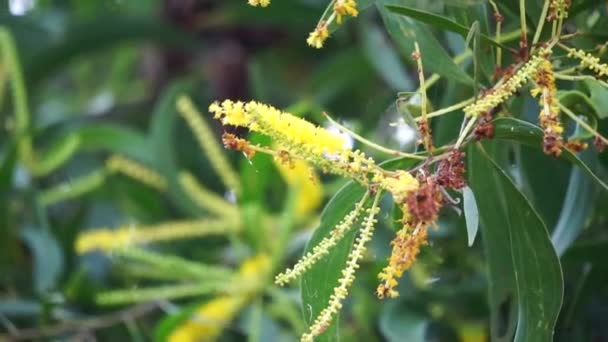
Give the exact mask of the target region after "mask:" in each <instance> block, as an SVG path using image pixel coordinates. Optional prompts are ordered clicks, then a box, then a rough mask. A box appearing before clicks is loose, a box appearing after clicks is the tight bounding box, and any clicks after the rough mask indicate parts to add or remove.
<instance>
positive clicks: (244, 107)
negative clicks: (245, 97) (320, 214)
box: [209, 100, 375, 182]
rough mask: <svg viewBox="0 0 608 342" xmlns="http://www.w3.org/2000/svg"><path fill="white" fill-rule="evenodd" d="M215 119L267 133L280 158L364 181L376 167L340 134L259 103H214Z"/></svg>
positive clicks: (211, 110)
mask: <svg viewBox="0 0 608 342" xmlns="http://www.w3.org/2000/svg"><path fill="white" fill-rule="evenodd" d="M209 111H210V112H212V113H213V114H214V116H215V118H217V119H220V120H221V121H222V123H223V124H224V125H232V126H239V127H247V128H248V129H250V130H252V131H255V132H259V133H262V134H265V135H267V136H269V137H271V138H272V139H273V142H274V143H275V145H277V146H281V148H283V149H284V150H281V151H278V152H277V157H278V158H279V159H281V160H283V161H285V162H290V160H291V157H294V158H295V159H302V160H305V161H307V162H309V163H310V164H312V165H314V166H316V167H319V168H321V169H323V171H325V172H331V173H334V174H337V175H341V176H345V177H350V178H356V179H357V180H359V181H361V182H365V179H364V178H365V177H366V175H367V174H368V173H369V172H372V171H374V170H375V163H374V161H373V160H372V159H371V158H368V157H366V155H365V154H364V153H363V152H361V151H359V150H355V151H353V150H351V149H350V148H348V147H347V145H346V141H345V139H344V138H343V137H341V136H340V135H338V134H334V133H333V132H330V131H329V130H326V129H324V128H321V127H318V126H316V125H314V124H312V123H310V122H308V121H306V120H304V119H300V118H298V117H296V116H293V115H291V114H289V113H283V112H281V111H280V110H278V109H276V108H274V107H271V106H268V105H265V104H261V103H257V102H253V101H252V102H248V103H243V102H232V101H230V100H226V101H223V102H222V103H221V104H219V103H217V102H215V103H213V104H211V106H210V107H209Z"/></svg>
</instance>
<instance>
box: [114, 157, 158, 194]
mask: <svg viewBox="0 0 608 342" xmlns="http://www.w3.org/2000/svg"><path fill="white" fill-rule="evenodd" d="M106 168H107V169H108V170H109V171H110V172H116V173H122V174H124V175H125V176H128V177H130V178H132V179H135V180H137V181H139V182H141V183H143V184H145V185H147V186H149V187H151V188H154V189H156V190H158V191H165V190H167V181H166V180H165V178H164V177H163V176H162V175H161V174H160V173H158V172H156V171H155V170H153V169H150V168H149V167H147V166H145V165H143V164H141V163H139V162H136V161H134V160H131V159H128V158H125V157H123V156H121V155H113V156H111V157H110V158H109V159H108V160H107V161H106Z"/></svg>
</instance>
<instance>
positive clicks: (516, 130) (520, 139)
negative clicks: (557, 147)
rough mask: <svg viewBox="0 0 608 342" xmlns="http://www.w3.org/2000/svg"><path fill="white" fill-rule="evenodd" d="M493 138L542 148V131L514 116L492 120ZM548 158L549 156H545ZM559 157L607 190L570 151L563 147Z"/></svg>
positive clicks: (597, 177) (592, 171)
mask: <svg viewBox="0 0 608 342" xmlns="http://www.w3.org/2000/svg"><path fill="white" fill-rule="evenodd" d="M494 129H495V134H494V138H496V139H500V140H510V141H515V142H517V143H520V144H525V145H528V146H532V147H536V148H542V139H543V131H542V130H541V129H540V128H539V127H538V126H535V125H533V124H531V123H529V122H526V121H523V120H519V119H514V118H498V119H496V120H494ZM547 158H549V157H547ZM560 158H564V159H566V160H568V161H570V162H571V163H572V164H574V165H576V166H578V167H580V168H581V169H582V170H583V171H585V173H587V174H588V175H589V176H591V177H592V178H593V179H594V180H595V181H596V182H597V183H598V184H599V185H601V186H602V187H603V188H604V189H606V190H608V184H606V183H605V182H604V181H603V180H602V179H600V178H599V176H598V175H596V173H595V171H594V170H592V169H591V168H590V167H589V166H588V165H587V164H585V163H584V162H583V161H582V160H581V159H580V158H579V157H577V156H576V155H575V154H573V153H572V152H570V151H568V150H566V149H564V150H563V151H562V155H561V156H560Z"/></svg>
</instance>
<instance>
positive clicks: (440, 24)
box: [386, 5, 508, 49]
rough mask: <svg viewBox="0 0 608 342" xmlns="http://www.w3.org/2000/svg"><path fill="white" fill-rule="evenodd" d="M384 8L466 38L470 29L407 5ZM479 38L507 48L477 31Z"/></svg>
mask: <svg viewBox="0 0 608 342" xmlns="http://www.w3.org/2000/svg"><path fill="white" fill-rule="evenodd" d="M386 8H388V10H389V11H391V12H393V13H397V14H401V15H404V16H407V17H410V18H412V19H414V20H416V21H420V22H423V23H425V24H429V25H432V26H435V27H437V28H439V29H442V30H446V31H450V32H454V33H458V34H459V35H461V36H462V37H463V38H466V37H467V35H468V34H469V31H470V29H469V28H468V27H466V26H463V25H461V24H459V23H457V22H455V21H453V20H451V19H449V18H446V17H442V16H440V15H437V14H434V13H429V12H426V11H421V10H418V9H415V8H411V7H407V6H395V5H387V6H386ZM479 38H480V39H481V40H482V41H483V42H485V43H489V44H492V45H494V46H498V47H502V48H503V49H508V47H506V46H504V45H502V44H500V43H498V42H497V41H495V40H494V39H492V38H490V37H488V36H486V35H485V34H483V33H479Z"/></svg>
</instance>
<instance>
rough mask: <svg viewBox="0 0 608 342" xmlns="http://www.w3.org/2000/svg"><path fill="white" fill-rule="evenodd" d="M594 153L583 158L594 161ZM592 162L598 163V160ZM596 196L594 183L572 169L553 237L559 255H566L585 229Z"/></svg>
mask: <svg viewBox="0 0 608 342" xmlns="http://www.w3.org/2000/svg"><path fill="white" fill-rule="evenodd" d="M593 153H594V152H593V151H589V150H587V151H585V152H583V156H582V157H583V158H585V159H586V160H590V159H593V158H594V157H595V156H594V154H593ZM591 162H593V163H597V160H591ZM596 194H597V192H596V187H595V186H594V184H593V181H592V180H591V179H590V178H589V177H586V176H585V175H584V174H583V171H582V170H581V169H579V168H572V172H571V174H570V180H569V182H568V190H567V192H566V197H565V199H564V205H563V207H562V210H561V213H560V216H559V220H558V221H557V224H556V226H555V229H554V230H553V234H552V236H551V240H552V241H553V246H555V250H556V251H557V254H558V255H560V256H561V255H563V254H564V252H565V251H566V249H568V247H570V245H571V244H572V243H573V242H574V240H576V238H577V237H578V236H579V234H580V233H581V231H582V229H583V228H584V227H585V223H586V222H587V218H588V217H589V215H590V214H591V212H592V211H593V203H594V200H595V197H596V196H595V195H596Z"/></svg>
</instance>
